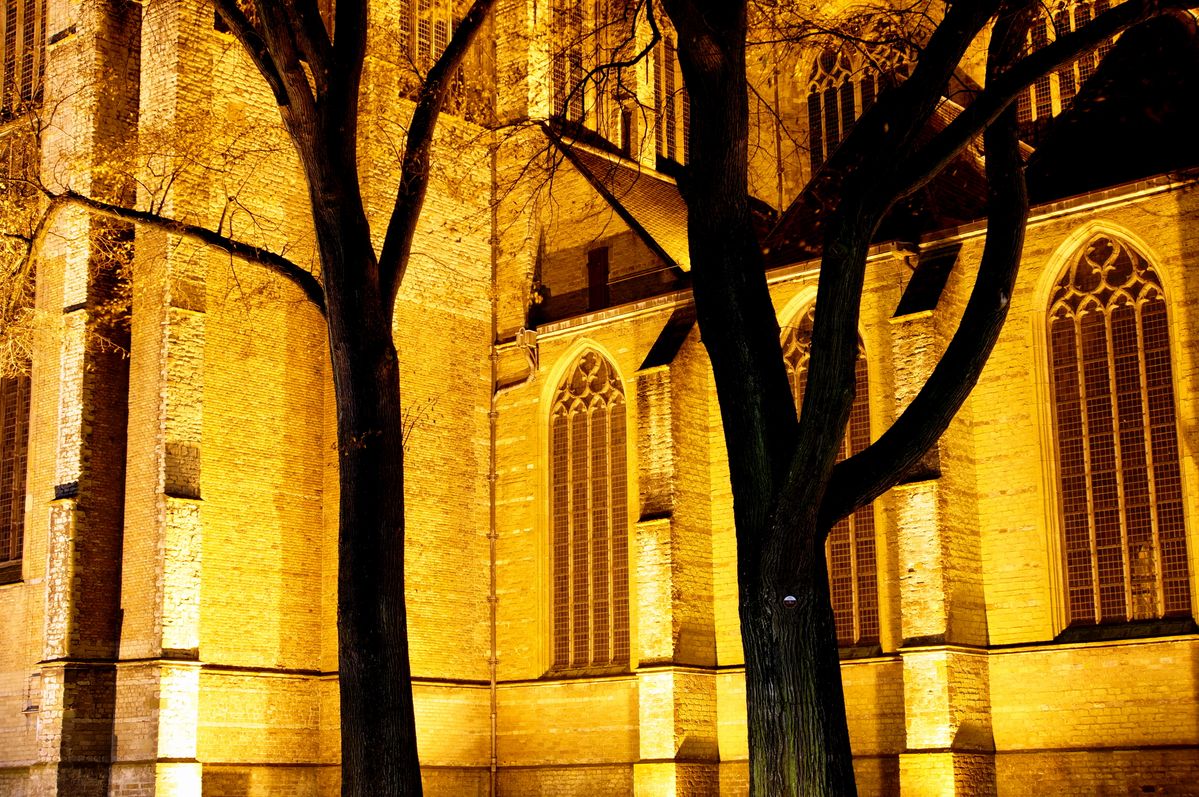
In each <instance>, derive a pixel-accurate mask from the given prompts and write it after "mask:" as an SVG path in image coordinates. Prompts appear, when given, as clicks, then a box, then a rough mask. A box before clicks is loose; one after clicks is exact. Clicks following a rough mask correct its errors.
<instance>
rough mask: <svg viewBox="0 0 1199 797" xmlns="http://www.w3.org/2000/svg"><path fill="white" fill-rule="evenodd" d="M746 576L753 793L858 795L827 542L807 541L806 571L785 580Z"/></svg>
mask: <svg viewBox="0 0 1199 797" xmlns="http://www.w3.org/2000/svg"><path fill="white" fill-rule="evenodd" d="M796 533H798V530H796ZM805 537H806V538H808V539H813V538H814V539H820V540H822V539H824V535H823V534H813V533H811V531H809V532H808V533H807V534H806V535H805ZM745 582H746V580H744V579H743V581H742V586H741V606H740V609H741V640H742V646H743V649H744V651H745V690H746V704H747V705H746V707H747V710H748V725H749V749H750V762H749V781H750V795H751V797H823V796H824V795H852V794H856V793H857V791H856V788H855V785H854V774H853V756H852V753H851V752H850V746H849V728H848V726H847V724H846V720H845V698H844V695H843V693H842V691H841V662H840V657H839V656H838V652H837V631H836V625H835V623H834V620H833V609H832V604H831V603H830V601H829V591H828V572H827V570H826V565H825V554H824V545H823V543H820V542H816V541H813V542H812V543H811V545H810V546H807V547H805V549H804V551H803V555H802V563H801V573H800V574H799V575H798V578H796V579H794V580H792V579H790V578H788V579H787V584H786V585H784V584H775V583H771V580H770V579H769V578H764V579H762V580H761V581H759V582H757V583H745ZM791 599H793V600H791Z"/></svg>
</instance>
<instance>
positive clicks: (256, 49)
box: [213, 0, 289, 108]
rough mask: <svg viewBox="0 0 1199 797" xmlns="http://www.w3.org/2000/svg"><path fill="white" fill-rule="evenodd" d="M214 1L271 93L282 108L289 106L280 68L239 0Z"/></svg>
mask: <svg viewBox="0 0 1199 797" xmlns="http://www.w3.org/2000/svg"><path fill="white" fill-rule="evenodd" d="M213 3H214V5H215V6H216V11H217V13H218V14H220V16H221V20H222V21H224V23H225V25H226V27H228V28H229V31H230V33H232V34H233V38H235V39H237V41H238V43H239V44H241V46H242V49H244V50H245V51H246V53H247V54H248V55H249V56H250V60H251V61H253V62H254V65H255V66H256V67H258V71H259V72H260V73H262V77H263V79H264V80H266V83H267V85H268V86H270V89H271V93H272V94H273V95H274V96H275V103H276V104H277V105H278V106H279V107H280V108H285V107H287V104H288V102H289V99H288V96H287V87H286V86H285V85H284V83H283V78H282V76H281V75H280V73H279V68H278V66H277V65H276V64H275V60H274V58H273V57H272V56H271V53H270V51H269V50H268V49H267V46H266V42H265V41H263V39H262V37H261V36H259V35H258V31H256V30H254V26H253V24H251V22H250V19H249V17H247V16H246V15H245V14H244V13H243V12H242V10H241V9H240V8H239V7H238V5H237V0H213Z"/></svg>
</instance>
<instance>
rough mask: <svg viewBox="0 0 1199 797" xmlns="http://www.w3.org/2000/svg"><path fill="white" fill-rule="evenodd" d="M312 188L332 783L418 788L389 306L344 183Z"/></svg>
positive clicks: (391, 792)
mask: <svg viewBox="0 0 1199 797" xmlns="http://www.w3.org/2000/svg"><path fill="white" fill-rule="evenodd" d="M344 168H345V169H346V170H347V171H350V170H351V169H352V167H351V166H348V165H347V166H345V167H344ZM312 196H313V206H314V213H313V217H314V219H315V221H316V226H317V233H318V235H317V238H318V241H319V243H320V246H321V263H322V266H323V267H324V282H325V296H326V304H327V308H328V316H327V321H328V335H329V355H330V359H331V361H332V365H333V390H334V394H335V396H336V400H337V451H338V477H339V478H338V484H339V485H340V490H341V494H340V512H339V517H338V520H339V523H338V571H337V601H338V605H337V639H338V660H339V663H338V670H339V678H340V680H339V688H340V693H341V793H342V795H344V797H412V795H420V794H421V777H420V761H419V758H418V756H417V748H416V722H415V717H414V713H413V705H412V682H411V667H410V665H409V661H408V619H407V611H406V608H405V595H404V446H403V416H402V413H401V404H400V376H399V358H398V357H397V355H396V349H395V344H394V341H393V338H392V317H393V312H392V308H391V307H390V306H389V305H390V301H389V300H388V299H385V298H384V297H385V292H384V291H383V290H382V287H381V285H380V283H379V269H378V261H377V260H376V259H375V253H374V249H373V248H372V246H371V239H370V235H369V228H368V226H367V223H366V216H365V213H364V212H363V210H362V206H361V203H359V202H357V201H355V200H356V197H357V195H356V193H349V192H346V193H344V194H340V195H339V194H338V193H337V192H333V191H330V192H327V194H326V195H321V194H319V193H317V192H313V195H312ZM330 197H332V198H334V199H342V200H343V201H341V202H335V201H329V199H330Z"/></svg>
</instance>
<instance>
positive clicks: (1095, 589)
mask: <svg viewBox="0 0 1199 797" xmlns="http://www.w3.org/2000/svg"><path fill="white" fill-rule="evenodd" d="M1082 319H1083V316H1082V314H1081V313H1080V312H1079V308H1078V307H1075V308H1073V310H1072V311H1071V320H1072V321H1073V322H1074V340H1075V347H1074V358H1075V361H1076V366H1077V369H1078V417H1079V439H1080V442H1081V443H1082V466H1083V473H1084V474H1085V475H1086V480H1085V484H1086V486H1087V536H1088V541H1089V543H1090V546H1091V552H1090V553H1091V602H1092V606H1091V615H1092V619H1093V620H1094V622H1096V623H1098V622H1099V621H1100V620H1102V619H1103V600H1102V597H1101V594H1100V581H1099V539H1098V537H1097V536H1096V533H1095V490H1094V488H1093V486H1092V478H1093V476H1094V471H1093V470H1092V467H1091V413H1090V409H1089V407H1088V405H1087V369H1086V364H1085V362H1084V359H1085V357H1086V354H1085V349H1086V347H1085V345H1084V342H1083V338H1082ZM1071 619H1073V618H1071Z"/></svg>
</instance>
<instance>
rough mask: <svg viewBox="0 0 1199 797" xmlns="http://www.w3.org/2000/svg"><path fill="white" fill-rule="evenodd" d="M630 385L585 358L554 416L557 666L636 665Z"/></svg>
mask: <svg viewBox="0 0 1199 797" xmlns="http://www.w3.org/2000/svg"><path fill="white" fill-rule="evenodd" d="M625 406H626V405H625V395H624V387H623V386H622V385H621V383H620V379H619V377H617V375H616V371H615V370H614V369H613V367H612V365H611V363H609V362H608V361H607V360H606V359H604V358H603V357H602V356H601V355H600V354H598V353H597V352H594V351H587V352H584V353H583V354H582V355H580V356H579V358H578V360H577V361H576V362H575V363H574V365H573V366H572V367H571V369H570V371H569V372H568V373H567V375H566V377H565V378H564V379H563V380H562V383H561V384H560V385H559V386H558V391H557V393H556V395H555V397H554V403H553V406H552V408H551V411H550V471H551V472H550V496H551V497H550V501H551V511H550V515H551V546H552V557H553V561H552V563H551V570H552V575H551V578H552V582H553V583H552V590H553V610H552V613H553V667H554V668H555V669H559V670H563V669H581V668H589V667H613V666H621V665H624V666H627V664H628V660H629V555H628V536H629V531H628V529H629V506H628V474H627V464H626V440H627V432H626V417H625Z"/></svg>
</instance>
